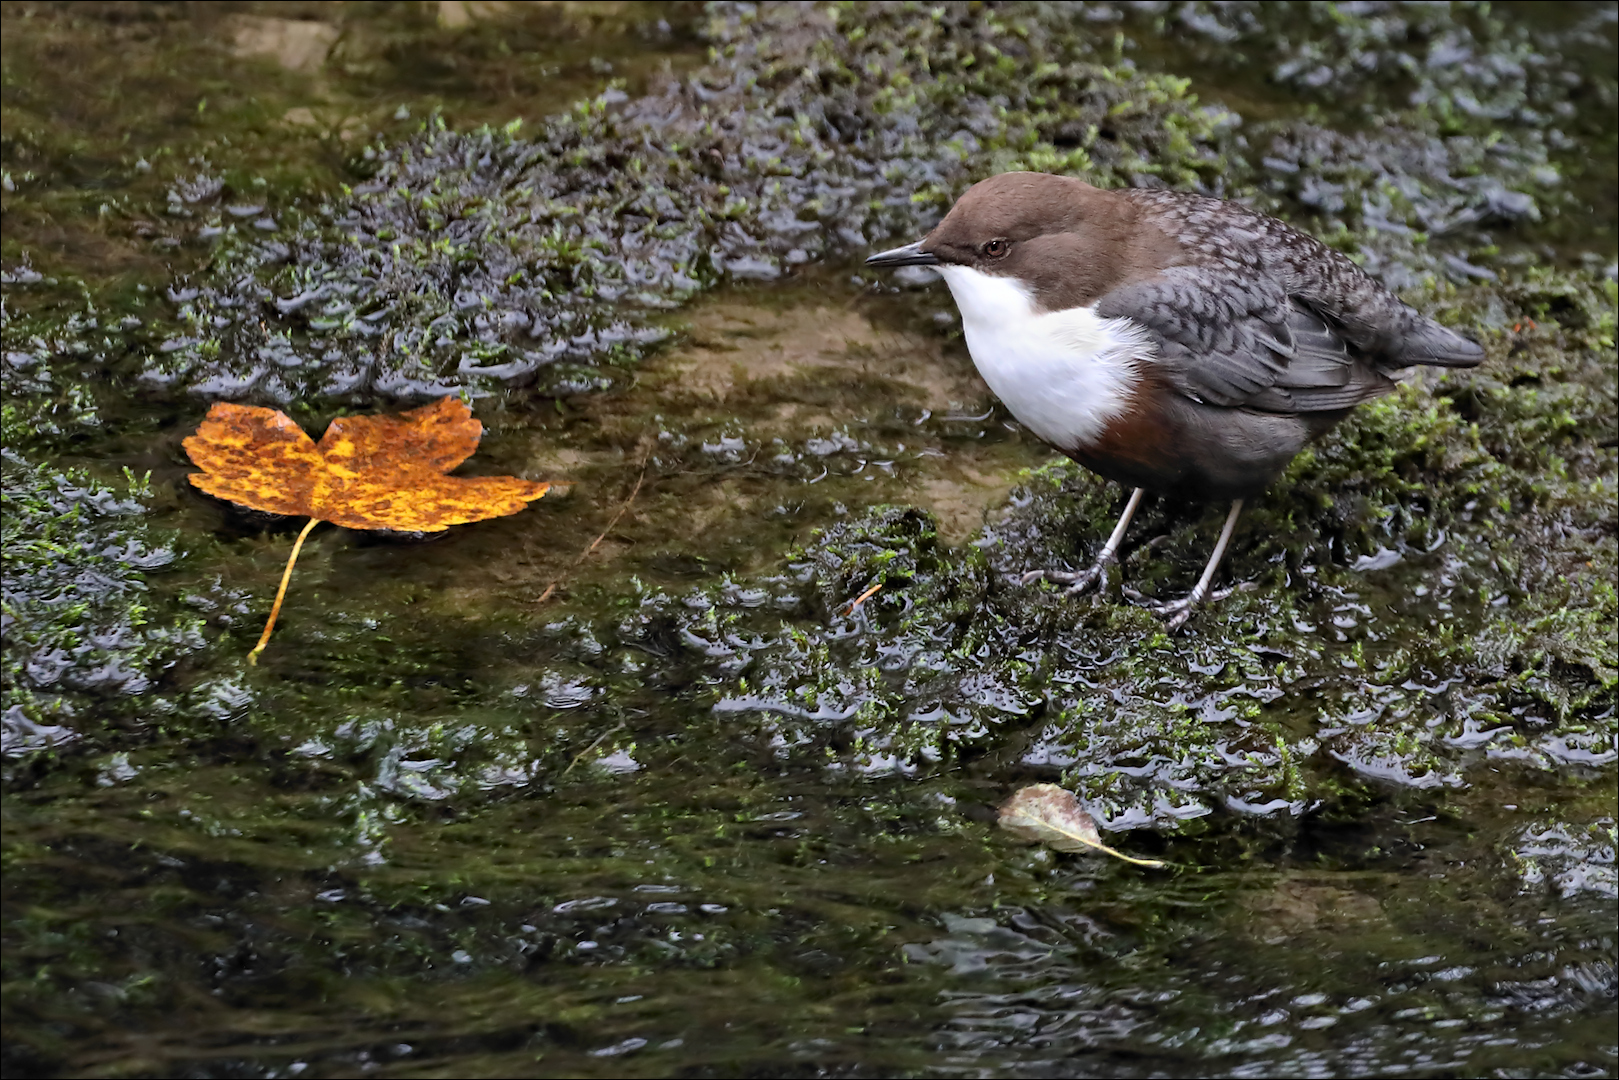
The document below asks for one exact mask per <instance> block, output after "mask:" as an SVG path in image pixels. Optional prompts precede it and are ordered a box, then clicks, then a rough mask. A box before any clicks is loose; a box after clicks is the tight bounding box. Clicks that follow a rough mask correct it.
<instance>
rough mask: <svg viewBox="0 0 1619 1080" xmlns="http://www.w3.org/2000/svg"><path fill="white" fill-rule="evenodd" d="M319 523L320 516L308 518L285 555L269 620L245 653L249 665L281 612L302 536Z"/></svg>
mask: <svg viewBox="0 0 1619 1080" xmlns="http://www.w3.org/2000/svg"><path fill="white" fill-rule="evenodd" d="M319 524H320V518H310V519H309V524H308V525H305V526H304V531H303V532H301V533H299V534H298V542H297V543H295V544H293V545H292V554H291V555H289V556H287V568H286V569H285V570H283V571H282V572H281V588H279V589H277V590H276V593H275V606H274V607H272V608H271V609H270V621H269V622H267V623H265V624H264V633H262V634H260V635H259V643H258V644H257V645H255V646H253V651H252V652H250V653H248V654H247V662H248V663H249V664H250V665H257V664H258V662H259V653H261V652H263V651H264V647H265V646H266V645H268V644H269V643H270V631H272V630H274V629H275V620H276V616H278V615H280V614H281V601H282V600H283V599H284V598H285V597H286V595H287V582H289V581H291V580H292V565H293V564H294V563H296V562H297V561H298V552H299V550H300V549H302V548H303V546H304V537H306V536H308V535H309V533H310V530H312V529H313V528H314V527H315V526H316V525H319Z"/></svg>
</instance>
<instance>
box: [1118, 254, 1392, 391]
mask: <svg viewBox="0 0 1619 1080" xmlns="http://www.w3.org/2000/svg"><path fill="white" fill-rule="evenodd" d="M1096 312H1097V314H1098V315H1102V316H1105V317H1109V318H1119V317H1123V318H1128V319H1130V320H1131V321H1133V322H1136V323H1138V324H1140V325H1141V326H1142V327H1143V328H1144V329H1145V330H1146V331H1147V332H1148V334H1149V336H1150V337H1151V338H1152V339H1153V340H1154V342H1155V343H1156V344H1157V345H1158V355H1157V356H1156V357H1155V358H1153V361H1152V362H1154V363H1155V365H1156V367H1157V368H1158V370H1159V372H1160V374H1162V375H1163V376H1164V377H1165V378H1167V380H1168V381H1169V383H1170V385H1171V386H1174V387H1175V388H1176V389H1177V390H1179V391H1180V392H1181V393H1183V394H1186V395H1187V396H1188V397H1190V398H1193V399H1194V400H1197V401H1203V402H1207V403H1209V404H1211V405H1221V406H1225V407H1227V408H1248V409H1257V410H1260V411H1262V412H1276V413H1290V414H1291V413H1305V412H1330V411H1335V410H1339V409H1348V408H1351V407H1353V406H1355V405H1358V404H1359V403H1361V402H1363V401H1366V400H1368V399H1370V398H1374V397H1378V396H1380V395H1382V394H1386V393H1388V392H1389V391H1390V390H1392V389H1393V388H1394V382H1393V381H1392V380H1391V379H1389V378H1388V376H1386V375H1384V374H1383V373H1382V372H1380V371H1378V370H1377V368H1375V367H1374V366H1373V365H1371V364H1370V363H1368V362H1367V361H1366V359H1365V358H1364V357H1363V356H1362V355H1361V354H1360V352H1359V351H1358V350H1356V349H1353V348H1352V347H1351V346H1350V344H1349V343H1348V342H1347V341H1346V340H1345V339H1344V337H1343V335H1342V334H1341V333H1339V332H1338V330H1337V329H1336V328H1335V327H1334V326H1333V325H1332V324H1331V323H1330V322H1329V321H1328V320H1327V319H1325V318H1324V317H1322V316H1321V315H1320V314H1319V313H1318V312H1316V311H1315V310H1313V309H1312V308H1311V307H1310V306H1309V305H1307V304H1305V303H1303V302H1301V301H1299V300H1297V299H1296V298H1293V297H1290V296H1288V295H1286V293H1285V292H1283V291H1282V289H1281V287H1280V286H1279V285H1278V284H1276V283H1275V282H1274V281H1271V280H1269V279H1266V278H1264V277H1258V278H1249V279H1247V280H1243V279H1239V278H1237V277H1236V276H1235V275H1229V276H1228V275H1212V274H1210V273H1209V272H1208V271H1207V269H1206V268H1197V269H1196V270H1183V269H1181V268H1176V269H1172V270H1168V271H1166V272H1164V273H1162V274H1160V275H1158V276H1157V277H1156V278H1153V279H1151V280H1150V281H1145V282H1139V283H1136V284H1134V285H1128V286H1125V287H1124V288H1121V289H1116V290H1114V291H1113V292H1110V293H1108V294H1107V295H1106V296H1104V297H1102V298H1101V300H1099V301H1098V303H1097V305H1096Z"/></svg>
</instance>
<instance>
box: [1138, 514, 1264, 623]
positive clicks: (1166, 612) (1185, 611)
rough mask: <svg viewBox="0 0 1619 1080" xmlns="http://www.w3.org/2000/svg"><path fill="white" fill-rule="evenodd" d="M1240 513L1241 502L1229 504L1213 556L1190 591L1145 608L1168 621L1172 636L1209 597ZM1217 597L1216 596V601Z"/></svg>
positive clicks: (1150, 604)
mask: <svg viewBox="0 0 1619 1080" xmlns="http://www.w3.org/2000/svg"><path fill="white" fill-rule="evenodd" d="M1240 513H1242V500H1241V499H1238V500H1236V501H1235V502H1233V503H1232V504H1231V513H1229V514H1227V515H1226V519H1225V528H1223V529H1221V530H1220V539H1219V541H1218V542H1217V543H1216V544H1215V545H1214V554H1213V555H1210V556H1209V565H1207V566H1205V567H1204V568H1203V576H1202V577H1200V578H1198V579H1197V584H1196V585H1195V586H1193V587H1192V591H1191V592H1190V593H1188V594H1187V595H1186V596H1183V597H1181V598H1180V599H1179V600H1171V601H1169V602H1168V603H1162V604H1153V603H1149V604H1148V605H1147V606H1148V607H1149V608H1150V609H1151V610H1152V612H1153V613H1154V614H1156V615H1162V616H1165V617H1166V618H1168V619H1169V632H1170V633H1171V634H1173V633H1174V632H1175V631H1177V630H1179V629H1180V628H1181V627H1183V626H1185V625H1186V620H1187V619H1190V618H1191V617H1192V610H1193V609H1194V608H1196V607H1197V605H1199V604H1201V603H1202V602H1203V601H1204V599H1205V598H1207V597H1208V595H1209V585H1211V584H1212V583H1213V582H1214V572H1215V571H1216V570H1218V569H1219V568H1220V560H1221V558H1223V557H1224V556H1225V549H1226V545H1228V544H1230V543H1231V534H1232V533H1234V532H1236V531H1237V515H1238V514H1240ZM1218 598H1219V596H1218V595H1217V596H1216V599H1218Z"/></svg>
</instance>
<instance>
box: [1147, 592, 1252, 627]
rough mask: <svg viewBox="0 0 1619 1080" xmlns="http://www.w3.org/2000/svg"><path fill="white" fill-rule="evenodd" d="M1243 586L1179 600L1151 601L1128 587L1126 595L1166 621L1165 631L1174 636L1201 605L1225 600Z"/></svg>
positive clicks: (1191, 595) (1194, 594)
mask: <svg viewBox="0 0 1619 1080" xmlns="http://www.w3.org/2000/svg"><path fill="white" fill-rule="evenodd" d="M1241 588H1243V586H1242V585H1232V586H1229V587H1228V588H1224V589H1214V590H1212V591H1211V592H1209V593H1208V595H1206V596H1199V595H1197V594H1196V593H1195V592H1194V593H1192V594H1190V595H1188V596H1183V597H1181V598H1180V599H1179V600H1151V599H1149V598H1147V597H1145V596H1143V595H1141V593H1139V592H1137V591H1136V590H1135V589H1132V588H1130V587H1129V586H1126V587H1125V588H1124V595H1125V596H1127V597H1129V598H1130V599H1131V600H1134V601H1135V602H1136V603H1138V604H1140V605H1141V606H1142V607H1144V608H1146V609H1147V610H1148V611H1150V612H1152V613H1153V614H1154V615H1156V616H1158V617H1159V618H1160V619H1163V620H1164V621H1165V626H1164V629H1165V630H1167V631H1168V632H1169V633H1171V634H1173V633H1175V632H1177V631H1178V630H1180V628H1181V627H1183V626H1185V625H1186V624H1187V623H1188V622H1189V621H1190V620H1191V618H1192V614H1193V613H1194V612H1195V611H1196V610H1197V608H1198V605H1200V604H1205V603H1207V604H1213V603H1218V602H1219V601H1221V600H1224V599H1225V598H1226V597H1228V596H1230V595H1231V594H1232V593H1234V592H1236V591H1237V590H1238V589H1241Z"/></svg>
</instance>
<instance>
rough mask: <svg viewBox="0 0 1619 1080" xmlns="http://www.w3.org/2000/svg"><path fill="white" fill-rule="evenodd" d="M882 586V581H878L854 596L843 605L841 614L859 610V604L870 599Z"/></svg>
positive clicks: (850, 613)
mask: <svg viewBox="0 0 1619 1080" xmlns="http://www.w3.org/2000/svg"><path fill="white" fill-rule="evenodd" d="M882 587H883V583H882V582H880V581H879V582H878V583H877V584H875V585H873V586H872V587H871V588H869V589H867V590H866V591H865V592H863V593H861V594H860V595H859V596H857V597H855V598H854V599H853V600H850V601H849V603H848V604H847V605H845V607H844V610H843V614H844V615H845V616H848V615H853V614H854V613H855V612H857V611H859V610H860V605H861V604H864V603H865V602H866V601H867V600H870V599H871V598H872V597H873V596H876V595H877V592H878V590H880V589H881V588H882Z"/></svg>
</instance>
